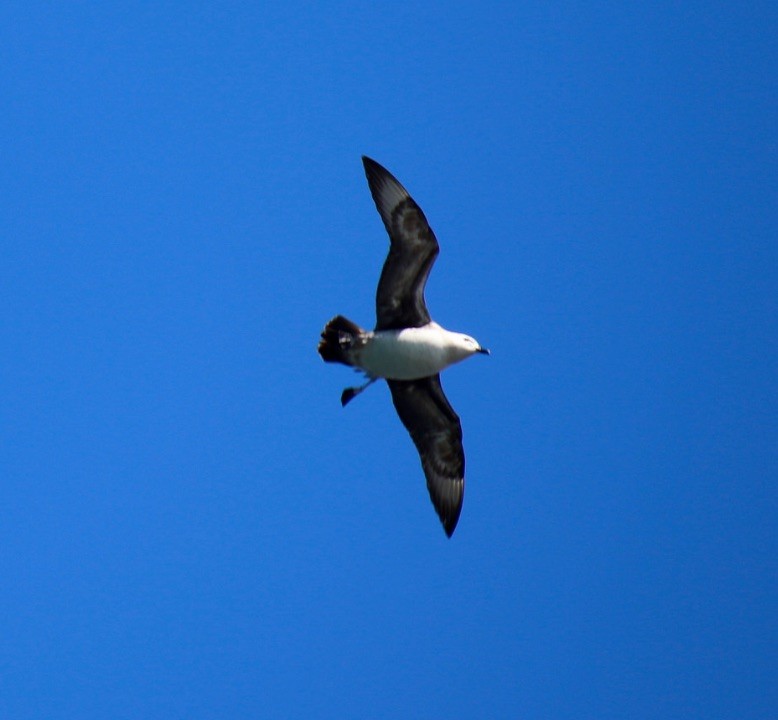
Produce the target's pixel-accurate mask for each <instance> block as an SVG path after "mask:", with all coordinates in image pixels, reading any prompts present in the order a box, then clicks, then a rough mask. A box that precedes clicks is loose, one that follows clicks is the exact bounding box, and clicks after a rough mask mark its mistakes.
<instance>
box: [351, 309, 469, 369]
mask: <svg viewBox="0 0 778 720" xmlns="http://www.w3.org/2000/svg"><path fill="white" fill-rule="evenodd" d="M455 337H456V334H455V333H450V332H448V330H444V329H443V328H442V327H440V326H439V325H437V324H436V323H430V324H428V325H425V326H424V327H420V328H407V329H405V330H384V331H379V332H376V333H375V334H374V335H373V336H372V337H371V338H370V339H369V340H368V342H367V343H366V344H365V346H364V347H362V348H361V349H360V351H359V355H358V357H357V358H356V359H357V361H358V364H359V366H360V367H361V368H362V369H363V370H365V371H366V372H367V373H368V374H369V375H371V376H374V377H383V378H387V379H389V380H417V379H419V378H423V377H429V376H430V375H436V374H437V373H439V372H440V371H441V370H443V368H445V367H448V366H449V365H451V364H452V363H455V362H457V361H459V360H463V359H464V358H465V357H467V355H469V354H470V353H468V352H466V353H464V354H463V353H462V349H461V347H460V345H459V343H457V342H456V340H455Z"/></svg>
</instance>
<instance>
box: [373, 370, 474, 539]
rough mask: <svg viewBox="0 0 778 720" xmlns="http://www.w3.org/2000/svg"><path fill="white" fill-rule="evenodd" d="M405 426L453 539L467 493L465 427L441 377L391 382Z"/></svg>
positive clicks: (438, 508)
mask: <svg viewBox="0 0 778 720" xmlns="http://www.w3.org/2000/svg"><path fill="white" fill-rule="evenodd" d="M387 383H388V384H389V389H390V390H391V391H392V400H393V401H394V407H395V408H396V409H397V414H398V415H399V416H400V420H402V423H403V425H405V427H406V429H407V430H408V432H409V433H410V434H411V438H412V439H413V442H414V444H415V445H416V449H417V450H418V451H419V456H420V457H421V465H422V467H423V468H424V475H425V476H426V478H427V489H428V490H429V493H430V499H431V500H432V504H433V505H434V506H435V510H436V511H437V513H438V516H439V517H440V521H441V522H442V523H443V529H444V530H445V531H446V535H448V536H449V537H451V535H452V533H453V532H454V528H455V527H456V526H457V521H458V520H459V513H460V512H461V510H462V500H463V497H464V494H465V452H464V450H463V448H462V425H461V424H460V422H459V416H458V415H457V414H456V413H455V412H454V409H453V408H452V407H451V405H450V404H449V402H448V400H447V399H446V396H445V395H444V394H443V388H442V387H441V386H440V376H439V375H433V376H431V377H426V378H422V379H421V380H408V381H406V380H387Z"/></svg>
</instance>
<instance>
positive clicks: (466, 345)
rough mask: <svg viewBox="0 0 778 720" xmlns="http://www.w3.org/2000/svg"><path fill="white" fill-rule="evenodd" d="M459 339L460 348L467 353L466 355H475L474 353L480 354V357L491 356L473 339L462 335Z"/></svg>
mask: <svg viewBox="0 0 778 720" xmlns="http://www.w3.org/2000/svg"><path fill="white" fill-rule="evenodd" d="M459 337H460V342H461V347H462V349H463V350H465V351H466V352H467V355H475V354H476V353H481V354H482V355H490V354H491V353H490V352H489V351H488V350H487V349H486V348H485V347H481V344H480V343H479V342H478V340H476V339H475V338H474V337H470V336H469V335H462V334H460V336H459Z"/></svg>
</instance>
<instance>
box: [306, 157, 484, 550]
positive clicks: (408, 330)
mask: <svg viewBox="0 0 778 720" xmlns="http://www.w3.org/2000/svg"><path fill="white" fill-rule="evenodd" d="M362 163H363V165H364V169H365V175H366V177H367V183H368V187H369V188H370V193H371V195H372V196H373V201H374V202H375V205H376V209H377V210H378V213H379V215H380V216H381V219H382V220H383V223H384V225H385V227H386V230H387V232H388V233H389V240H390V244H389V254H388V256H387V258H386V260H385V262H384V266H383V270H382V271H381V276H380V279H379V281H378V288H377V291H376V325H375V328H374V329H373V330H372V331H369V330H365V329H363V328H361V327H360V326H359V325H357V324H356V323H354V322H352V321H351V320H349V319H347V318H346V317H344V316H343V315H336V316H335V317H333V318H332V319H331V320H330V321H329V322H328V323H327V324H326V325H325V327H324V330H323V331H322V333H321V339H320V341H319V345H318V353H319V355H320V356H321V357H322V359H323V360H324V361H325V362H329V363H341V364H343V365H348V366H351V367H354V368H355V369H357V370H358V371H361V372H362V373H364V376H365V377H366V379H367V381H366V382H365V383H364V384H363V385H360V386H359V387H349V388H346V389H345V390H344V391H343V394H342V395H341V404H342V405H343V407H345V406H346V405H347V404H348V403H349V402H350V401H351V400H353V399H354V398H355V397H356V396H357V395H359V394H360V393H361V392H363V391H364V390H365V389H366V388H367V387H368V386H370V385H372V384H373V383H374V382H376V381H377V380H379V379H382V378H383V379H384V380H386V383H387V385H388V386H389V390H390V392H391V395H392V401H393V403H394V407H395V409H396V411H397V414H398V416H399V418H400V420H401V422H402V424H403V425H404V426H405V428H406V430H407V431H408V433H409V434H410V436H411V439H412V440H413V443H414V444H415V446H416V449H417V451H418V453H419V457H420V459H421V465H422V469H423V471H424V475H425V477H426V481H427V489H428V491H429V495H430V499H431V500H432V504H433V506H434V508H435V510H436V512H437V514H438V517H439V518H440V521H441V523H442V525H443V530H444V531H445V533H446V535H447V536H448V537H449V538H450V537H451V536H452V534H453V533H454V529H455V528H456V526H457V522H458V521H459V516H460V513H461V511H462V502H463V499H464V491H465V453H464V449H463V446H462V425H461V422H460V419H459V416H458V415H457V414H456V412H455V411H454V409H453V408H452V407H451V404H450V403H449V401H448V399H447V398H446V396H445V394H444V392H443V388H442V386H441V384H440V372H441V371H442V370H443V369H445V368H447V367H448V366H449V365H453V364H454V363H458V362H461V361H462V360H465V359H466V358H469V357H471V356H473V355H475V354H478V353H480V354H484V355H489V354H490V353H489V350H488V349H486V348H484V347H482V346H481V345H480V343H479V342H478V341H477V340H475V338H473V337H471V336H469V335H464V334H462V333H458V332H451V331H449V330H446V329H444V328H443V327H441V326H440V325H438V324H437V323H436V322H434V321H433V320H432V318H431V317H430V313H429V310H428V309H427V304H426V302H425V299H424V288H425V286H426V284H427V278H428V276H429V274H430V270H431V269H432V265H433V263H434V262H435V258H436V257H437V256H438V252H439V250H440V248H439V245H438V241H437V239H436V237H435V234H434V233H433V231H432V228H431V227H430V226H429V223H428V222H427V219H426V217H425V216H424V213H423V212H422V210H421V208H420V207H419V206H418V205H417V204H416V202H415V201H414V200H413V198H412V197H411V196H410V194H409V193H408V191H407V190H406V189H405V188H404V187H403V186H402V185H401V184H400V182H399V181H398V180H397V178H395V177H394V175H392V174H391V173H390V172H389V171H388V170H387V169H386V168H385V167H383V166H382V165H380V164H379V163H377V162H376V161H375V160H372V159H370V158H369V157H367V156H363V157H362Z"/></svg>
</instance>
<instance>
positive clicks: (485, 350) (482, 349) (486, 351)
mask: <svg viewBox="0 0 778 720" xmlns="http://www.w3.org/2000/svg"><path fill="white" fill-rule="evenodd" d="M478 352H479V353H481V354H482V355H491V354H492V353H490V352H489V351H488V350H487V349H486V348H482V347H479V348H478Z"/></svg>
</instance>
